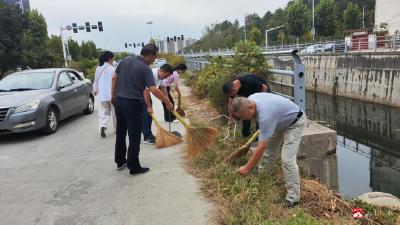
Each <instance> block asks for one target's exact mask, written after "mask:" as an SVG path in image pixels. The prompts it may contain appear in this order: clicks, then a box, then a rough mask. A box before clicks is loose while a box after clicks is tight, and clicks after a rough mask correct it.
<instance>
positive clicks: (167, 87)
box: [161, 64, 187, 122]
mask: <svg viewBox="0 0 400 225" xmlns="http://www.w3.org/2000/svg"><path fill="white" fill-rule="evenodd" d="M186 70H187V66H186V65H185V64H179V65H177V66H176V67H175V71H174V73H173V74H172V75H171V76H169V77H168V78H167V79H165V80H164V81H163V85H162V87H161V90H162V91H163V92H164V94H165V95H167V96H168V98H169V100H170V101H171V102H172V104H174V100H173V98H172V95H171V87H172V86H174V88H175V91H176V93H178V101H179V103H180V101H181V96H182V94H181V91H180V89H179V77H180V75H182V74H183V73H184V72H185V71H186ZM178 105H180V104H178ZM163 108H164V120H165V121H166V122H172V121H174V120H175V119H176V117H175V116H174V115H173V114H172V113H171V112H170V111H169V110H168V109H167V108H166V107H165V104H164V103H163Z"/></svg>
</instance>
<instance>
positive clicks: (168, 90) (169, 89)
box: [162, 87, 176, 122]
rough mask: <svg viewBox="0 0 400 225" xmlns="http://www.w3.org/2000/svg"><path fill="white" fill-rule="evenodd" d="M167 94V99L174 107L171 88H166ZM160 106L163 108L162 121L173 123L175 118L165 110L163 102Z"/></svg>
mask: <svg viewBox="0 0 400 225" xmlns="http://www.w3.org/2000/svg"><path fill="white" fill-rule="evenodd" d="M167 93H168V98H169V100H170V101H171V103H172V105H175V102H174V99H173V98H172V95H171V87H167ZM162 105H163V108H164V120H165V121H166V122H172V121H174V120H175V119H176V118H175V116H174V115H173V114H172V113H171V112H170V111H169V110H168V109H167V107H166V106H165V103H164V102H163V103H162Z"/></svg>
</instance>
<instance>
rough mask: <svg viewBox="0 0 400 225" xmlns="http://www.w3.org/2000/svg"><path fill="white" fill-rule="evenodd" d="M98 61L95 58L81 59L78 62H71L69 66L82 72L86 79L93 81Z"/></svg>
mask: <svg viewBox="0 0 400 225" xmlns="http://www.w3.org/2000/svg"><path fill="white" fill-rule="evenodd" d="M98 63H99V62H98V61H97V60H89V59H82V60H80V61H78V62H72V63H71V65H70V66H69V68H71V69H74V70H77V71H79V72H82V73H83V74H84V75H85V77H86V78H87V79H90V80H91V81H93V80H94V73H95V71H96V67H97V65H98Z"/></svg>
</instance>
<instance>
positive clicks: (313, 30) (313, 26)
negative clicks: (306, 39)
mask: <svg viewBox="0 0 400 225" xmlns="http://www.w3.org/2000/svg"><path fill="white" fill-rule="evenodd" d="M311 34H312V40H313V42H315V5H314V0H312V29H311Z"/></svg>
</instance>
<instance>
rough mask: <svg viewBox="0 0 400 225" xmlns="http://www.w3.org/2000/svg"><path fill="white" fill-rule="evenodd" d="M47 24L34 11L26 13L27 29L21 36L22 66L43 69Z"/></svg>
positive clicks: (45, 56)
mask: <svg viewBox="0 0 400 225" xmlns="http://www.w3.org/2000/svg"><path fill="white" fill-rule="evenodd" d="M47 40H48V36H47V24H46V20H45V19H44V17H43V15H42V14H40V13H39V12H38V11H37V10H36V9H34V10H32V11H29V12H27V28H26V29H25V30H24V32H23V36H22V41H21V43H22V65H23V66H24V67H30V68H35V69H36V68H43V67H47V66H48V62H47V60H46V59H47V55H46V54H47V52H46V45H47Z"/></svg>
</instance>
